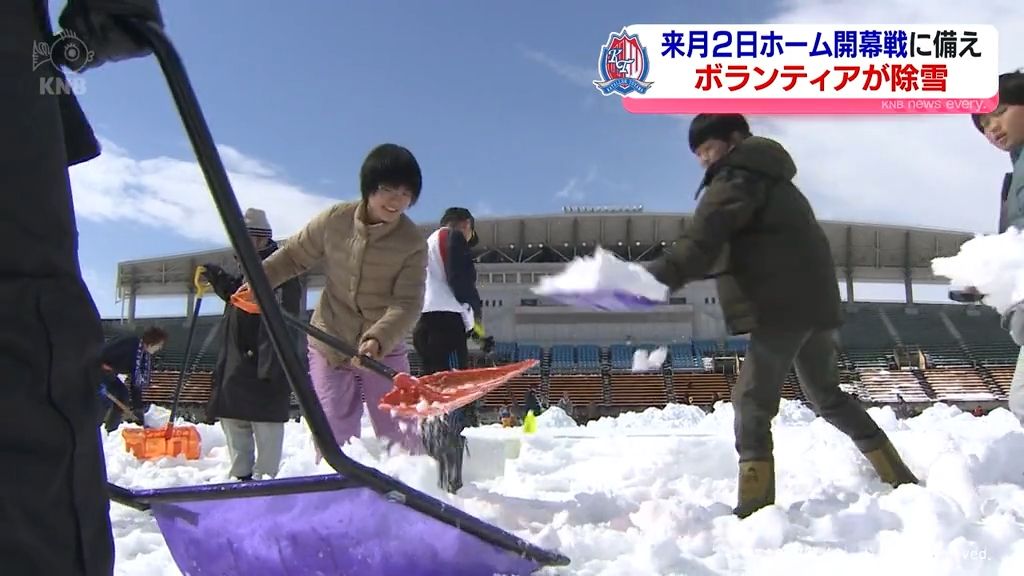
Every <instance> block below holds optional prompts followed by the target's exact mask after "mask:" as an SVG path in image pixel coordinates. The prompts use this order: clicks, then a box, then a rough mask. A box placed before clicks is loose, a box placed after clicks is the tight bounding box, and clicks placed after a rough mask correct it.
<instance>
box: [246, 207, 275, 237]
mask: <svg viewBox="0 0 1024 576" xmlns="http://www.w3.org/2000/svg"><path fill="white" fill-rule="evenodd" d="M245 227H246V228H248V229H249V234H251V235H253V236H259V237H263V238H270V237H271V235H272V234H273V231H272V230H271V229H270V221H269V220H267V213H266V212H264V211H263V210H260V209H259V208H249V209H248V210H246V211H245Z"/></svg>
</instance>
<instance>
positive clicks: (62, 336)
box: [0, 0, 163, 576]
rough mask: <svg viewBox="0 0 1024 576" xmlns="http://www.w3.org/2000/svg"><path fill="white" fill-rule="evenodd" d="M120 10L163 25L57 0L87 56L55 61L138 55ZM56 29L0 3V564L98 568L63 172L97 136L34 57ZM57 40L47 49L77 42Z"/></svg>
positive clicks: (131, 7)
mask: <svg viewBox="0 0 1024 576" xmlns="http://www.w3.org/2000/svg"><path fill="white" fill-rule="evenodd" d="M86 9H88V11H86ZM124 13H131V14H134V15H135V16H137V17H138V18H140V19H141V20H143V21H146V22H149V23H152V24H154V25H157V26H162V25H163V23H162V19H161V16H160V10H159V8H158V6H157V3H156V1H155V0H134V1H133V0H116V1H115V0H90V1H89V2H83V1H81V0H68V2H67V3H66V5H65V7H64V9H63V11H62V12H61V15H60V20H59V21H60V26H61V27H62V28H63V29H65V30H73V31H74V32H75V34H76V36H77V38H78V40H79V41H80V42H81V44H84V45H85V46H87V47H88V49H89V52H90V53H91V55H92V60H91V61H90V62H88V63H86V62H82V61H80V59H76V60H75V61H73V62H64V63H62V64H63V66H64V67H66V68H69V69H71V70H74V71H76V72H88V70H90V69H92V68H96V67H98V66H102V65H104V64H106V63H109V62H115V61H118V60H125V59H128V58H136V57H141V56H145V55H147V54H149V50H148V49H147V48H145V47H143V46H140V45H138V44H137V43H136V42H135V41H134V40H133V39H132V38H130V37H128V36H127V35H125V34H123V33H120V31H119V29H118V28H117V27H116V26H114V25H113V22H112V19H111V16H112V15H115V14H124ZM55 41H56V38H55V37H54V34H53V26H52V23H51V21H50V11H49V3H48V2H46V1H45V0H22V1H16V2H0V78H2V79H3V80H2V82H0V126H2V127H3V128H2V129H0V219H2V221H3V225H2V226H0V244H2V245H3V246H4V247H5V250H4V251H3V252H2V253H0V374H3V390H4V415H3V418H0V447H2V448H0V451H2V452H3V454H4V467H5V471H7V473H6V474H2V475H0V511H2V513H0V533H2V534H3V535H4V537H3V538H0V567H2V569H0V572H2V573H3V574H5V575H6V574H12V575H13V574H67V575H75V576H101V575H102V576H109V575H110V574H112V573H113V571H114V538H113V533H112V531H111V528H110V496H109V492H108V489H107V478H106V464H105V458H104V455H103V449H102V445H101V441H100V434H99V433H98V432H99V431H98V430H97V422H96V394H97V391H98V389H99V386H100V377H101V372H100V367H99V365H100V363H99V353H100V350H101V348H102V346H103V328H102V324H101V323H100V316H99V313H98V311H97V310H96V305H95V303H94V302H93V299H92V297H91V295H90V294H89V289H88V287H87V286H86V284H85V281H84V280H83V279H82V270H81V267H80V265H79V260H78V229H77V224H76V219H75V209H74V201H73V198H72V191H71V184H70V181H69V178H68V167H69V166H73V165H77V164H81V163H83V162H86V161H89V160H92V159H94V158H96V157H97V156H99V154H100V146H99V143H98V142H97V140H96V137H95V135H94V134H93V131H92V128H91V127H90V125H89V122H88V119H87V118H86V117H85V114H84V113H83V111H82V108H81V107H80V106H79V104H78V101H77V98H76V97H75V95H74V94H73V93H70V92H68V91H64V90H60V89H59V87H60V86H62V85H66V84H63V83H64V82H66V78H65V76H64V73H63V71H62V69H61V68H60V64H59V63H55V62H53V61H52V60H47V59H46V58H45V57H44V58H42V59H40V58H33V56H35V55H40V54H50V53H51V52H50V51H49V50H48V48H50V47H51V46H54V44H55V43H56V42H55ZM62 42H63V43H64V45H68V41H66V40H65V41H62ZM57 46H58V49H57V50H54V51H53V53H54V54H55V55H59V56H60V57H65V58H66V57H69V56H70V57H73V56H75V55H76V54H75V53H74V51H67V50H64V49H62V47H61V45H60V44H57ZM69 52H70V54H69ZM77 56H79V57H82V56H84V52H82V51H79V52H78V53H77ZM60 57H58V60H60V59H61V58H60ZM33 64H37V65H33ZM47 86H57V87H58V89H57V90H55V91H54V92H47V91H46V90H42V89H41V88H45V87H47Z"/></svg>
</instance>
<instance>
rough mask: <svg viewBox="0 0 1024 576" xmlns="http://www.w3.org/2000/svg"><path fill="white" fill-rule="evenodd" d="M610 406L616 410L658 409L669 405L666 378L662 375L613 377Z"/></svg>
mask: <svg viewBox="0 0 1024 576" xmlns="http://www.w3.org/2000/svg"><path fill="white" fill-rule="evenodd" d="M611 382H612V390H611V392H612V394H611V402H609V406H613V407H615V408H640V409H643V408H646V407H649V406H655V407H658V408H662V407H664V406H665V405H666V404H668V395H667V393H666V390H665V377H664V376H662V375H661V374H660V373H657V374H652V373H646V374H640V373H638V374H616V375H614V376H612V380H611Z"/></svg>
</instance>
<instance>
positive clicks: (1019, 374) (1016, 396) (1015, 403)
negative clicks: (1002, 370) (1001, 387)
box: [1009, 348, 1024, 425]
mask: <svg viewBox="0 0 1024 576" xmlns="http://www.w3.org/2000/svg"><path fill="white" fill-rule="evenodd" d="M1009 405H1010V412H1013V415H1014V416H1016V417H1017V419H1018V420H1020V423H1021V424H1022V425H1024V348H1021V349H1020V355H1019V356H1017V369H1016V370H1014V371H1013V381H1012V382H1010V398H1009Z"/></svg>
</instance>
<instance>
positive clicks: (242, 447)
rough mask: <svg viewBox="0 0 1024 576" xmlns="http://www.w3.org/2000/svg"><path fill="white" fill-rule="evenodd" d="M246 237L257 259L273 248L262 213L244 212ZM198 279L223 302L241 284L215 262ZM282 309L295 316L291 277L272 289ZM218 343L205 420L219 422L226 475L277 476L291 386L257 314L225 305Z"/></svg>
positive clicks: (297, 296) (295, 288)
mask: <svg viewBox="0 0 1024 576" xmlns="http://www.w3.org/2000/svg"><path fill="white" fill-rule="evenodd" d="M245 225H246V228H248V230H249V238H250V239H251V240H252V243H253V246H254V247H255V248H256V251H257V253H258V254H259V256H260V259H263V260H265V259H266V258H268V257H269V256H270V255H271V254H273V253H274V252H276V251H277V250H278V245H277V243H276V242H274V240H273V238H272V235H273V232H272V230H271V228H270V222H269V220H268V219H267V215H266V213H265V212H264V211H263V210H259V209H257V208H249V209H248V210H246V211H245ZM202 274H203V277H204V278H205V279H206V281H207V282H209V283H210V286H211V287H212V288H213V291H214V292H215V293H216V294H217V296H218V297H220V298H221V299H222V300H224V302H225V303H226V304H228V303H230V301H231V295H232V294H234V293H235V291H236V290H237V289H238V287H239V286H241V285H242V283H243V276H242V275H241V274H232V273H230V272H227V271H225V270H224V269H223V268H221V267H220V266H218V265H216V264H212V263H211V264H204V265H203V272H202ZM275 292H276V294H277V298H278V301H279V302H280V304H281V306H282V307H283V308H284V309H285V310H286V311H288V312H290V313H291V314H295V315H298V314H299V313H300V307H301V300H302V287H301V286H300V285H299V281H298V279H296V278H292V279H290V280H288V281H286V282H284V283H282V284H281V285H280V286H278V287H277V289H276V291H275ZM220 329H222V330H223V334H222V336H221V337H222V338H223V344H222V346H221V348H220V354H219V355H218V358H217V365H216V367H215V368H214V371H213V391H212V393H211V395H210V400H209V403H208V404H207V409H206V416H207V419H208V420H210V421H213V420H214V419H219V420H220V425H221V428H222V429H223V430H224V436H225V438H226V439H227V444H228V456H229V458H230V461H231V469H230V471H229V475H230V476H231V477H233V478H237V479H239V480H251V479H253V478H256V479H259V478H261V477H263V476H269V477H271V478H273V477H275V476H277V473H278V470H279V468H280V465H281V449H282V445H283V443H284V423H285V422H287V421H288V417H289V413H290V411H291V386H290V385H289V383H288V378H287V377H286V376H285V373H284V368H283V367H282V365H281V361H280V359H279V358H278V357H277V353H276V351H275V350H274V346H273V344H272V343H271V340H270V334H269V333H268V332H267V329H266V327H265V326H264V325H263V321H262V320H261V319H260V316H259V314H250V313H248V312H246V311H245V310H242V309H241V308H238V307H235V306H230V305H226V306H225V307H224V315H223V317H222V318H221V326H220Z"/></svg>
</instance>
